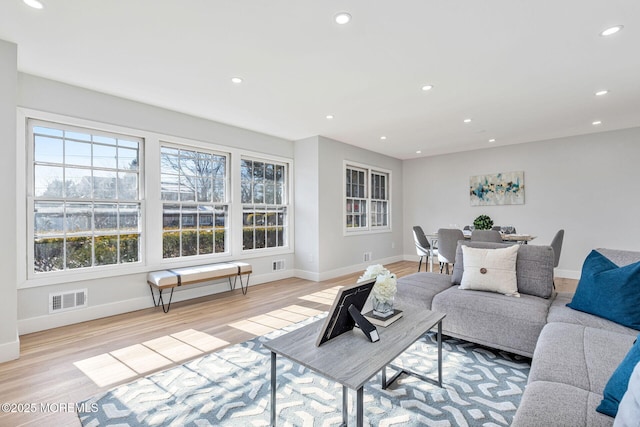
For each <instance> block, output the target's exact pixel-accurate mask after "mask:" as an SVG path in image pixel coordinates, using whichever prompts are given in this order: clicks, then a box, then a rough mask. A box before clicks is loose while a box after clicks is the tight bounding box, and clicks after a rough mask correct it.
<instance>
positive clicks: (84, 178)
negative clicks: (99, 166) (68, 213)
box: [64, 168, 93, 199]
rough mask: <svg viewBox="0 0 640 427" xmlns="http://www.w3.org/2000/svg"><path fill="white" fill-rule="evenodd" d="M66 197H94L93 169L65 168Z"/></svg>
mask: <svg viewBox="0 0 640 427" xmlns="http://www.w3.org/2000/svg"><path fill="white" fill-rule="evenodd" d="M64 174H65V180H64V183H65V185H64V190H65V194H64V197H67V198H73V199H90V198H91V197H93V192H92V188H93V184H92V182H93V180H92V178H91V169H75V168H65V171H64Z"/></svg>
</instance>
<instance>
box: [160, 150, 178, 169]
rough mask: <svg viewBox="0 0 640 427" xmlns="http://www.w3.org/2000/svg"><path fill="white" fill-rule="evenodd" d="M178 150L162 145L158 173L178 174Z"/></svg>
mask: <svg viewBox="0 0 640 427" xmlns="http://www.w3.org/2000/svg"><path fill="white" fill-rule="evenodd" d="M178 159H179V157H178V150H174V149H170V148H166V147H162V152H161V153H160V173H162V174H163V175H164V174H167V173H169V174H178V173H179V172H180V161H179V160H178Z"/></svg>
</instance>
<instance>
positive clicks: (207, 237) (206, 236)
mask: <svg viewBox="0 0 640 427" xmlns="http://www.w3.org/2000/svg"><path fill="white" fill-rule="evenodd" d="M198 253H200V254H211V253H213V230H200V234H199V237H198Z"/></svg>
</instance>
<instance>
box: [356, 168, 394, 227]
mask: <svg viewBox="0 0 640 427" xmlns="http://www.w3.org/2000/svg"><path fill="white" fill-rule="evenodd" d="M390 177H391V172H389V171H381V170H375V169H373V168H370V167H368V166H364V165H354V164H345V231H346V232H358V231H375V230H382V229H389V228H390V220H389V218H390V204H389V200H390V194H389V193H390V191H389V188H390V186H389V181H390Z"/></svg>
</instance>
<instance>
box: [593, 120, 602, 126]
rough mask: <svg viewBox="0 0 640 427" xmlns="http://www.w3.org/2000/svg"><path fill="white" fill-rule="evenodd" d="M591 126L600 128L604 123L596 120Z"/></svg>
mask: <svg viewBox="0 0 640 427" xmlns="http://www.w3.org/2000/svg"><path fill="white" fill-rule="evenodd" d="M591 124H592V125H594V126H598V125H601V124H602V121H601V120H596V121H594V122H591Z"/></svg>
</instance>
